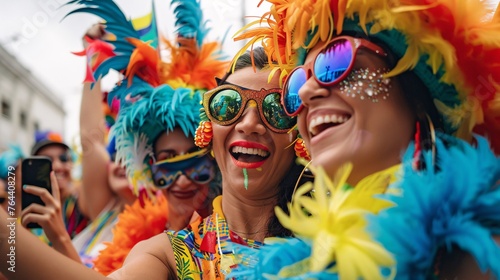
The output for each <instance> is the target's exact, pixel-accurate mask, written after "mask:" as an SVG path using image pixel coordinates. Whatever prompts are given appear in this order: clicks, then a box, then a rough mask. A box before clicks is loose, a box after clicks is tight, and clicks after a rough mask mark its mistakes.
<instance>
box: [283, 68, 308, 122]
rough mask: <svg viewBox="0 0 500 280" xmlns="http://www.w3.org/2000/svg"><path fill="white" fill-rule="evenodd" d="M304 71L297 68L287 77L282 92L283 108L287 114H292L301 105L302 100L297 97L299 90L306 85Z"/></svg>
mask: <svg viewBox="0 0 500 280" xmlns="http://www.w3.org/2000/svg"><path fill="white" fill-rule="evenodd" d="M306 81H307V75H306V71H305V70H304V69H302V68H297V69H296V70H295V71H293V73H292V74H290V76H289V77H288V80H287V82H286V84H285V88H284V90H283V94H284V98H283V106H284V107H285V110H286V111H287V112H288V114H290V115H291V114H294V113H295V112H297V110H298V109H299V108H300V105H302V100H300V97H299V89H300V88H301V87H302V86H303V85H304V84H305V83H306Z"/></svg>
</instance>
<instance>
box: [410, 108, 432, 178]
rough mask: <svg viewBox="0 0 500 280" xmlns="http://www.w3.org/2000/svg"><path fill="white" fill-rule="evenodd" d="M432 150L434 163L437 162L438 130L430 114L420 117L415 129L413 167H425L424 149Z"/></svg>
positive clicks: (420, 168)
mask: <svg viewBox="0 0 500 280" xmlns="http://www.w3.org/2000/svg"><path fill="white" fill-rule="evenodd" d="M429 150H430V151H431V153H432V165H435V163H436V131H435V130H434V124H433V123H432V119H431V117H430V116H429V115H428V114H425V118H420V120H418V121H417V123H416V129H415V152H414V153H413V168H414V169H415V170H422V169H424V168H425V167H426V166H425V162H424V161H422V151H429Z"/></svg>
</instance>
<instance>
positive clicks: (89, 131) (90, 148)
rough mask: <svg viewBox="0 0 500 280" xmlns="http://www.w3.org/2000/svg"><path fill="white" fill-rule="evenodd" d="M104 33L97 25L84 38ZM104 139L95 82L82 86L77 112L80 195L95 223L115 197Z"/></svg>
mask: <svg viewBox="0 0 500 280" xmlns="http://www.w3.org/2000/svg"><path fill="white" fill-rule="evenodd" d="M103 32H104V31H103V30H102V27H101V26H100V25H98V24H96V25H93V26H92V27H91V28H90V29H89V30H88V31H87V34H86V35H87V36H90V37H91V38H101V37H102V34H103ZM84 42H86V41H84ZM84 45H85V43H84ZM105 135H106V126H105V119H104V112H103V110H102V91H101V84H100V80H99V81H97V82H95V84H94V86H93V88H91V83H90V82H85V83H84V85H83V92H82V102H81V108H80V140H81V144H82V184H83V186H82V195H83V198H84V199H83V201H85V204H86V205H85V206H86V207H85V208H86V209H87V213H88V216H89V218H90V219H91V220H94V219H95V218H96V217H97V216H98V215H99V213H100V212H101V211H102V209H104V207H106V205H107V204H108V203H109V201H110V200H111V199H113V197H114V193H113V191H112V189H111V187H110V186H109V183H108V182H109V181H108V176H109V174H108V167H109V166H108V165H109V162H110V157H109V154H108V152H107V150H106V142H105Z"/></svg>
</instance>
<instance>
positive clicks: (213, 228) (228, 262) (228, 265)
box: [205, 197, 263, 276]
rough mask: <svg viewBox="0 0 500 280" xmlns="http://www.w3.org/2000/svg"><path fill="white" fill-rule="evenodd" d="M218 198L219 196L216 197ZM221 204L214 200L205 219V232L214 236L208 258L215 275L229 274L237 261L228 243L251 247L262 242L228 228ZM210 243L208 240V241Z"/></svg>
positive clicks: (257, 245)
mask: <svg viewBox="0 0 500 280" xmlns="http://www.w3.org/2000/svg"><path fill="white" fill-rule="evenodd" d="M218 198H220V197H218ZM220 206H221V204H217V203H216V202H215V201H214V211H213V214H212V215H211V216H210V218H209V219H207V223H206V224H205V232H206V233H208V232H214V233H215V236H214V235H211V236H212V238H215V240H213V241H212V242H213V243H215V247H216V248H215V250H214V252H213V255H212V256H213V257H212V258H210V259H211V260H210V262H211V263H212V264H211V267H213V268H214V269H215V270H216V271H215V275H216V276H218V275H221V276H222V275H229V273H231V270H232V268H234V267H235V265H237V261H236V258H235V255H234V251H233V249H232V246H231V244H230V243H236V244H241V245H244V246H248V247H251V248H259V247H261V246H262V245H263V243H262V242H259V241H255V240H252V239H247V238H242V237H240V236H239V235H238V234H237V233H236V232H234V231H232V230H229V226H228V224H227V221H226V219H225V217H224V213H222V209H221V208H222V207H220ZM208 236H210V235H207V237H208ZM209 243H210V242H209Z"/></svg>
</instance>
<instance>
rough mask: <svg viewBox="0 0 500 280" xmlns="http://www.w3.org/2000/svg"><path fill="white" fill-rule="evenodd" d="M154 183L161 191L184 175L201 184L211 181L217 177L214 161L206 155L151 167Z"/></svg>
mask: <svg viewBox="0 0 500 280" xmlns="http://www.w3.org/2000/svg"><path fill="white" fill-rule="evenodd" d="M151 171H152V173H153V182H154V184H155V186H156V187H157V188H159V189H166V188H168V187H170V186H171V185H172V184H173V183H174V182H175V181H176V180H177V178H179V176H181V175H182V174H185V175H186V176H188V177H189V178H190V179H191V180H192V181H194V182H196V183H200V184H204V183H207V182H209V181H211V180H212V179H213V178H214V176H215V168H214V164H213V161H212V160H210V158H209V157H208V156H207V155H205V156H203V157H202V158H200V157H199V156H196V157H192V158H188V159H185V160H181V161H176V162H162V163H158V164H153V165H151Z"/></svg>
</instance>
